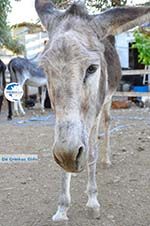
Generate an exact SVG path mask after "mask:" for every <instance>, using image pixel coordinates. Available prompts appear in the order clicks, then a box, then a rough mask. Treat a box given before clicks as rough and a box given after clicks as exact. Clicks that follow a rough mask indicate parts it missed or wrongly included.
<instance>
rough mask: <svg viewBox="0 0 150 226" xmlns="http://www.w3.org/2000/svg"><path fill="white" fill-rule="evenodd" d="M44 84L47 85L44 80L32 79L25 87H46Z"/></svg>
mask: <svg viewBox="0 0 150 226" xmlns="http://www.w3.org/2000/svg"><path fill="white" fill-rule="evenodd" d="M46 83H47V79H46V78H32V79H28V80H27V81H26V84H27V85H29V86H34V87H40V86H43V85H46Z"/></svg>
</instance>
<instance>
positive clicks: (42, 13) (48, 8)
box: [35, 0, 62, 30]
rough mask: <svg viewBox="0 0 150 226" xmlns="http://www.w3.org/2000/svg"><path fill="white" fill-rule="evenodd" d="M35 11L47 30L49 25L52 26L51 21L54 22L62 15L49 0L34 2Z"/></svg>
mask: <svg viewBox="0 0 150 226" xmlns="http://www.w3.org/2000/svg"><path fill="white" fill-rule="evenodd" d="M35 9H36V11H37V14H38V15H39V17H40V20H41V22H42V24H43V25H44V27H45V28H46V29H47V30H48V27H49V24H50V23H51V24H53V21H55V22H56V21H57V18H58V17H59V16H60V15H62V11H60V10H58V9H57V8H56V7H55V5H54V4H53V2H52V1H50V0H35ZM54 19H55V20H54Z"/></svg>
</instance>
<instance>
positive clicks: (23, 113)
mask: <svg viewBox="0 0 150 226" xmlns="http://www.w3.org/2000/svg"><path fill="white" fill-rule="evenodd" d="M18 107H19V110H20V113H21V114H22V115H25V111H24V109H23V106H22V103H21V100H19V101H18Z"/></svg>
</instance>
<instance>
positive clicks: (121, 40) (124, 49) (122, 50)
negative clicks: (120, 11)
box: [115, 31, 134, 68]
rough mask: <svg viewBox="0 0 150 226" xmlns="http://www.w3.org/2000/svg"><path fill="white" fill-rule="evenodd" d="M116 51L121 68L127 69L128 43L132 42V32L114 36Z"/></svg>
mask: <svg viewBox="0 0 150 226" xmlns="http://www.w3.org/2000/svg"><path fill="white" fill-rule="evenodd" d="M115 39H116V49H117V52H118V55H119V59H120V63H121V67H122V68H129V43H130V42H134V36H133V32H131V31H128V32H124V33H121V34H119V35H116V36H115Z"/></svg>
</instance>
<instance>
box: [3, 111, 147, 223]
mask: <svg viewBox="0 0 150 226" xmlns="http://www.w3.org/2000/svg"><path fill="white" fill-rule="evenodd" d="M38 113H39V112H38V111H35V112H34V113H33V111H32V110H30V111H28V112H27V114H26V116H25V117H19V118H14V119H13V120H12V121H7V120H6V112H2V114H1V115H0V154H3V155H5V154H11V155H13V154H36V155H38V161H33V162H29V163H3V164H2V163H0V226H55V225H56V226H62V225H67V226H150V109H149V110H147V109H139V108H135V107H133V108H132V109H128V110H112V119H111V149H112V167H111V168H109V169H103V168H102V167H101V163H100V159H99V161H98V164H97V184H98V190H99V196H98V197H99V200H100V203H101V216H100V219H96V220H94V219H90V218H89V216H88V214H87V210H86V207H85V205H86V202H87V196H86V194H85V189H86V182H87V172H86V170H85V171H84V172H82V173H81V174H79V175H78V176H77V177H73V178H72V185H71V194H72V203H71V208H70V210H69V212H68V216H69V221H68V222H61V223H54V222H52V220H51V217H52V215H53V214H54V213H55V211H56V208H57V201H58V191H59V185H60V175H61V170H60V168H59V167H58V166H57V165H56V163H55V162H54V160H53V157H52V152H51V147H52V143H53V130H54V124H55V117H54V115H53V114H52V113H50V112H48V111H47V112H46V113H45V114H44V115H42V118H40V117H36V116H38ZM33 116H34V118H33ZM37 119H38V120H37ZM101 148H103V139H102V140H101Z"/></svg>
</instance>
